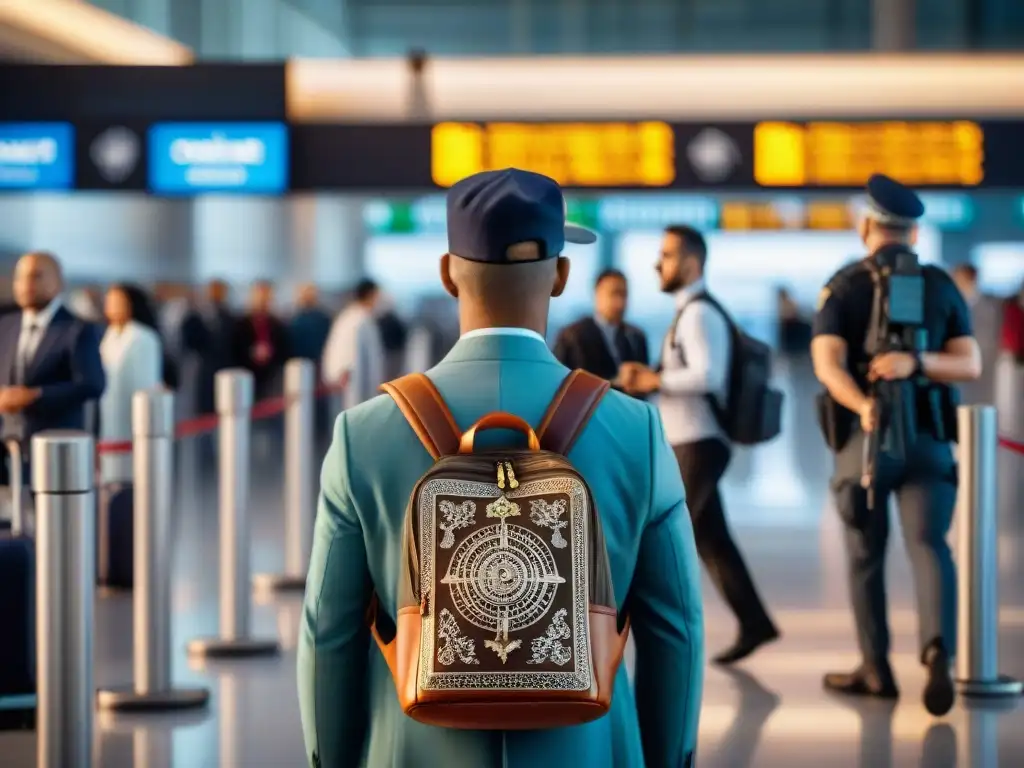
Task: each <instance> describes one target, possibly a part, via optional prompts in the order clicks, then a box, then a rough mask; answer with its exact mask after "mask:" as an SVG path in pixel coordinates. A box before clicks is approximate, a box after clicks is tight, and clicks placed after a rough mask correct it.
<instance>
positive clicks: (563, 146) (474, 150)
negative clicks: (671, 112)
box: [430, 121, 676, 188]
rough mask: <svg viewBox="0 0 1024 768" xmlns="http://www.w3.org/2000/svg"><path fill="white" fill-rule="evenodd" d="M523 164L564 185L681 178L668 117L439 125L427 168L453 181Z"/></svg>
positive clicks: (660, 182) (649, 183)
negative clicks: (630, 120) (663, 119)
mask: <svg viewBox="0 0 1024 768" xmlns="http://www.w3.org/2000/svg"><path fill="white" fill-rule="evenodd" d="M499 168H521V169H523V170H527V171H535V172H536V173H542V174H544V175H545V176H550V177H551V178H553V179H555V181H557V182H558V183H559V184H561V185H563V186H566V187H578V188H588V187H592V188H616V187H640V188H644V187H654V188H658V187H668V186H671V185H672V183H673V182H674V181H675V178H676V157H675V133H674V132H673V130H672V127H671V126H670V125H669V124H668V123H662V122H656V121H655V122H639V123H439V124H438V125H435V126H433V128H432V130H431V136H430V173H431V177H432V179H433V182H434V183H435V184H436V185H437V186H439V187H450V186H451V185H452V184H454V183H455V182H456V181H458V180H459V179H464V178H465V177H467V176H470V175H472V174H474V173H479V172H480V171H488V170H496V169H499Z"/></svg>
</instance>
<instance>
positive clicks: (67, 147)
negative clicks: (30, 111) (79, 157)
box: [0, 123, 75, 190]
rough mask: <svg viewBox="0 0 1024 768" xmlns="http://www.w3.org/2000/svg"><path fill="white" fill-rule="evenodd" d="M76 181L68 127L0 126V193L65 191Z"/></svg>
mask: <svg viewBox="0 0 1024 768" xmlns="http://www.w3.org/2000/svg"><path fill="white" fill-rule="evenodd" d="M74 181H75V129H74V128H73V127H72V126H71V125H69V124H68V123H0V189H8V190H11V189H18V190H62V189H70V188H71V187H72V186H74Z"/></svg>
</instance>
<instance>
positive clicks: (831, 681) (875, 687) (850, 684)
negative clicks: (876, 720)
mask: <svg viewBox="0 0 1024 768" xmlns="http://www.w3.org/2000/svg"><path fill="white" fill-rule="evenodd" d="M823 685H824V686H825V689H826V690H828V691H833V692H835V693H842V694H846V695H847V696H870V697H872V698H876V699H895V698H898V697H899V695H900V692H899V689H898V688H897V687H896V678H895V677H893V674H892V668H891V667H890V666H889V663H888V662H881V663H878V664H861V665H860V666H859V667H857V669H855V670H853V672H829V673H828V674H826V675H825V679H824V681H823Z"/></svg>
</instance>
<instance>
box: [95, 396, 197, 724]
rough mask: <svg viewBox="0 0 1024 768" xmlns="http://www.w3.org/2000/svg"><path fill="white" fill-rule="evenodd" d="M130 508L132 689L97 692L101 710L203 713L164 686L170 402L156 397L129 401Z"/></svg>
mask: <svg viewBox="0 0 1024 768" xmlns="http://www.w3.org/2000/svg"><path fill="white" fill-rule="evenodd" d="M132 469H133V475H134V478H135V487H134V493H133V500H134V506H135V508H134V511H133V518H134V532H135V541H134V550H135V551H134V582H135V585H134V590H133V595H132V599H133V602H134V606H133V608H134V611H133V612H134V638H133V654H134V670H133V674H134V678H135V679H134V685H132V686H130V687H127V688H118V689H111V690H102V691H100V692H99V694H98V698H97V704H98V705H99V706H100V708H102V709H112V710H124V711H159V710H169V709H187V708H190V707H202V706H205V705H206V703H207V701H209V699H210V692H209V691H208V690H207V689H205V688H175V687H174V686H173V684H172V682H171V573H172V568H171V560H172V553H173V547H172V546H171V514H172V512H171V510H172V504H173V498H174V493H173V485H172V483H173V479H174V395H173V394H171V393H170V392H168V391H166V390H163V389H156V390H151V391H142V392H136V393H135V394H134V395H133V396H132Z"/></svg>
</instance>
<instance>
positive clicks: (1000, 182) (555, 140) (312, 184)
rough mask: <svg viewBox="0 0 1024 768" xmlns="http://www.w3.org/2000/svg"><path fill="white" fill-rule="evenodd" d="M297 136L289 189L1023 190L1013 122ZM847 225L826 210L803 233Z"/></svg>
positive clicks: (445, 128)
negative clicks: (495, 184) (547, 185)
mask: <svg viewBox="0 0 1024 768" xmlns="http://www.w3.org/2000/svg"><path fill="white" fill-rule="evenodd" d="M291 137H292V140H291V146H292V164H291V168H292V188H293V189H296V190H338V191H353V192H367V191H369V192H375V193H381V192H392V191H411V192H415V193H423V192H429V191H432V190H443V189H447V188H448V187H450V186H451V185H452V184H454V183H455V182H456V181H458V180H459V179H462V178H465V177H466V176H469V175H471V174H473V173H477V172H479V171H483V170H488V169H497V168H508V167H515V168H524V169H528V170H533V171H537V172H539V173H544V174H546V175H548V176H551V177H552V178H554V179H556V180H557V181H559V182H560V183H561V184H562V185H563V186H564V187H565V188H566V189H570V190H580V191H595V192H596V191H612V190H621V191H637V192H639V191H646V192H666V191H672V192H687V193H694V194H707V193H713V192H715V191H718V190H721V191H730V190H744V191H747V190H749V191H757V190H760V191H775V192H777V191H780V190H787V191H792V192H799V191H807V192H815V193H817V192H820V193H828V192H846V191H851V192H852V191H862V190H863V189H864V184H865V183H866V182H867V180H868V178H869V177H870V176H871V175H872V174H873V173H885V174H888V175H890V176H892V177H893V178H895V179H898V180H899V181H901V182H903V183H904V184H908V185H910V186H912V187H915V188H917V189H919V190H922V191H927V190H935V191H940V190H949V191H953V190H960V191H965V192H966V191H969V190H974V189H1007V188H1016V189H1021V188H1024V152H1021V150H1020V147H1021V144H1022V142H1024V121H1016V120H986V121H984V122H976V121H973V120H970V119H953V120H917V121H912V120H888V119H879V120H874V121H865V122H853V121H839V120H835V121H807V122H800V121H788V122H786V121H779V120H775V121H762V122H757V123H753V122H746V123H736V122H718V123H668V122H663V121H660V120H641V121H614V120H604V121H601V120H595V121H594V122H569V121H564V122H562V121H557V122H537V123H531V122H439V123H434V124H426V125H423V124H399V123H394V124H381V125H369V124H355V123H354V124H344V125H295V126H291ZM738 211H739V212H737V214H736V215H737V216H743V215H745V214H743V213H742V211H741V210H740V209H738ZM749 212H750V213H751V214H753V213H754V212H753V211H749ZM758 215H762V214H758ZM844 216H845V214H842V213H841V212H840V211H839V210H838V209H833V208H828V207H822V208H820V209H815V210H814V212H813V216H812V217H811V220H810V221H809V222H808V226H817V225H818V223H820V225H821V226H822V227H824V228H832V227H833V226H839V224H841V223H842V221H843V220H844ZM826 224H827V227H826Z"/></svg>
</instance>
